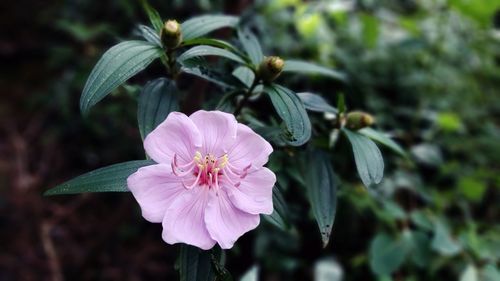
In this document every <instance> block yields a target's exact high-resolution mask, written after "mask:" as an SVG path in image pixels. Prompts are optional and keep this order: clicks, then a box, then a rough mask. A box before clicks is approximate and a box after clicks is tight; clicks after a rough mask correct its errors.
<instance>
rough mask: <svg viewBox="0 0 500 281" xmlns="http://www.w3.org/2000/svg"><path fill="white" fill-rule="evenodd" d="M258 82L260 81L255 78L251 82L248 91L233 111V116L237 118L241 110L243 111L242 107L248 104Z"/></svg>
mask: <svg viewBox="0 0 500 281" xmlns="http://www.w3.org/2000/svg"><path fill="white" fill-rule="evenodd" d="M259 81H260V79H259V78H258V77H255V79H254V80H253V83H252V86H250V88H248V91H247V92H246V93H245V96H244V97H243V99H242V100H241V101H240V102H239V104H238V106H237V107H236V109H235V110H234V115H235V116H238V114H240V112H241V110H242V109H243V106H245V104H246V103H247V102H248V99H250V96H252V93H253V90H255V87H257V85H259Z"/></svg>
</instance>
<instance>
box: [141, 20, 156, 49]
mask: <svg viewBox="0 0 500 281" xmlns="http://www.w3.org/2000/svg"><path fill="white" fill-rule="evenodd" d="M137 28H138V29H139V32H140V33H141V36H142V37H143V38H144V39H146V41H148V42H149V43H153V44H155V45H156V46H158V47H162V45H161V40H160V36H159V35H158V33H156V31H154V30H153V29H152V28H151V27H149V26H145V25H142V24H139V26H138V27H137Z"/></svg>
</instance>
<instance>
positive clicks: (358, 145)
mask: <svg viewBox="0 0 500 281" xmlns="http://www.w3.org/2000/svg"><path fill="white" fill-rule="evenodd" d="M342 131H343V132H344V134H345V135H346V136H347V138H348V139H349V142H350V143H351V146H352V151H353V153H354V161H355V162H356V167H357V169H358V174H359V176H360V178H361V180H362V181H363V184H364V185H365V186H366V187H370V186H371V185H373V184H378V183H380V181H381V180H382V177H383V176H384V159H383V158H382V154H381V153H380V150H379V149H378V147H377V145H376V144H375V143H374V142H373V141H372V140H370V139H369V138H367V137H365V136H363V135H361V134H359V133H357V132H353V131H350V130H348V129H345V128H344V129H342Z"/></svg>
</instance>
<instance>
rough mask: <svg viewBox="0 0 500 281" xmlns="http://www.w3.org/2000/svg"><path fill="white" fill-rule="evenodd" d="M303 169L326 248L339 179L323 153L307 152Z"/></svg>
mask: <svg viewBox="0 0 500 281" xmlns="http://www.w3.org/2000/svg"><path fill="white" fill-rule="evenodd" d="M304 168H305V170H304V175H305V183H306V187H307V193H308V197H309V203H310V204H311V207H312V210H313V213H314V217H315V218H316V222H317V223H318V226H319V231H320V233H321V239H322V240H323V247H326V246H327V245H328V241H329V240H330V234H331V232H332V226H333V222H334V220H335V211H336V208H337V187H338V185H339V179H338V177H337V176H336V175H335V173H334V171H333V167H332V164H331V162H330V159H329V158H328V154H327V153H326V152H325V151H321V150H315V151H309V152H308V157H307V166H306V167H304Z"/></svg>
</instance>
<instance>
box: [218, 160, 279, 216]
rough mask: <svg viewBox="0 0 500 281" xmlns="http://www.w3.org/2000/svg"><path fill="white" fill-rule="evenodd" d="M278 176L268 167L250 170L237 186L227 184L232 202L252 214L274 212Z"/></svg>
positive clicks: (227, 190)
mask: <svg viewBox="0 0 500 281" xmlns="http://www.w3.org/2000/svg"><path fill="white" fill-rule="evenodd" d="M275 183H276V176H275V175H274V173H273V172H271V170H269V169H268V168H261V169H259V170H256V171H253V172H250V173H249V174H248V175H247V176H246V177H245V178H244V179H243V180H242V181H241V182H240V185H239V186H237V187H235V186H233V185H225V186H224V188H225V189H226V192H227V194H228V195H229V198H230V199H231V202H232V203H233V204H234V206H236V207H237V208H238V209H240V210H242V211H244V212H247V213H250V214H254V215H256V214H266V215H270V214H271V213H272V212H273V187H274V184H275Z"/></svg>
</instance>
